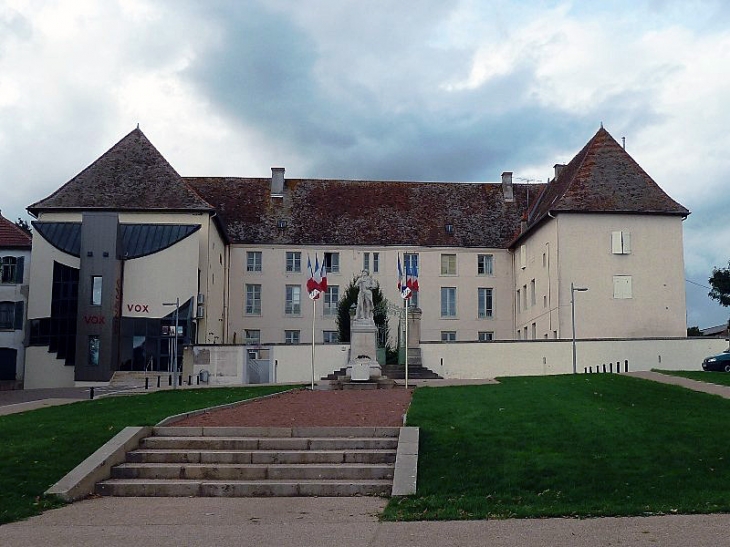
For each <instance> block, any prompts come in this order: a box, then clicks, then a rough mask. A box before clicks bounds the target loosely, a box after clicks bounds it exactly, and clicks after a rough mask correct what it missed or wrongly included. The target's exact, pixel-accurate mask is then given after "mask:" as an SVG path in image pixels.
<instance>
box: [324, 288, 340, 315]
mask: <svg viewBox="0 0 730 547" xmlns="http://www.w3.org/2000/svg"><path fill="white" fill-rule="evenodd" d="M339 300H340V287H339V286H337V285H330V286H328V287H327V290H326V291H325V293H324V310H323V311H322V314H323V315H337V302H339Z"/></svg>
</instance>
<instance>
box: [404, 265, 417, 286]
mask: <svg viewBox="0 0 730 547" xmlns="http://www.w3.org/2000/svg"><path fill="white" fill-rule="evenodd" d="M406 286H407V287H408V288H409V289H411V292H418V266H416V265H415V264H410V265H409V264H406Z"/></svg>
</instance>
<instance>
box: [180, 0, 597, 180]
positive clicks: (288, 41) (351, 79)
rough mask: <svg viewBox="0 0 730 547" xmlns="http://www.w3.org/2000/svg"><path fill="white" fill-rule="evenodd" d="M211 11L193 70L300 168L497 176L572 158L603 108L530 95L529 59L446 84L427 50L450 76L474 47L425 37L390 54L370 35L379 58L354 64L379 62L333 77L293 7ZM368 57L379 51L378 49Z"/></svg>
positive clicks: (226, 108)
mask: <svg viewBox="0 0 730 547" xmlns="http://www.w3.org/2000/svg"><path fill="white" fill-rule="evenodd" d="M207 17H208V18H209V20H210V18H211V17H212V18H213V19H214V20H215V22H216V25H217V28H218V29H219V36H218V41H217V43H216V44H215V46H212V47H209V48H208V49H206V50H205V51H204V52H200V53H199V55H198V56H197V58H196V60H195V61H194V63H193V65H192V66H191V67H190V68H189V69H188V71H187V72H186V77H187V78H188V79H189V81H191V82H193V83H194V85H195V86H196V87H197V88H198V89H199V90H201V91H202V92H203V93H204V95H205V96H206V97H208V98H209V100H211V101H212V102H213V103H214V104H215V105H216V106H217V108H219V109H220V110H221V111H223V112H224V113H225V115H226V116H227V117H228V118H229V119H230V118H232V119H234V120H237V122H238V123H239V124H241V125H245V126H247V127H249V128H251V127H253V128H254V129H255V130H256V131H257V132H258V134H260V135H262V137H263V138H265V139H266V140H267V141H269V142H275V143H279V144H280V145H281V144H282V143H285V144H286V145H288V146H289V148H290V149H291V150H296V151H297V152H298V153H299V154H300V155H301V156H304V157H306V158H307V159H308V161H309V165H308V166H307V168H306V169H307V172H306V173H301V175H305V176H322V177H338V176H342V177H347V178H388V179H418V180H496V179H497V178H498V177H499V174H500V173H501V171H502V170H511V169H513V168H514V167H515V166H516V165H520V164H525V163H530V162H536V161H538V162H539V161H542V160H545V159H546V161H547V162H548V164H551V162H553V163H554V162H557V161H567V160H568V159H570V158H558V157H555V158H553V156H556V155H557V153H558V151H560V150H563V149H565V147H566V144H568V143H570V144H571V145H572V146H574V147H575V150H574V152H573V153H577V152H578V150H579V149H580V148H581V147H582V146H583V144H584V143H585V142H586V141H587V140H588V139H589V138H590V137H591V136H592V134H593V132H595V130H597V128H598V122H599V120H598V119H597V120H595V121H585V120H587V118H586V117H585V116H584V115H581V116H579V115H573V114H571V113H569V112H565V111H563V110H561V109H559V108H549V107H540V106H538V105H537V104H536V102H535V101H531V100H530V97H529V96H527V90H529V89H531V88H532V87H534V85H535V81H536V76H535V71H534V67H532V66H531V64H530V63H529V61H528V62H526V63H525V64H523V65H521V66H515V67H513V70H512V71H511V72H509V73H508V74H505V75H502V76H498V77H495V78H493V79H491V80H489V81H488V82H486V83H485V84H483V85H482V86H479V87H477V88H475V89H461V90H457V91H448V90H446V89H444V88H443V86H441V87H437V82H436V81H435V80H434V75H433V72H435V71H436V70H437V69H434V70H431V66H432V64H431V63H430V62H429V59H428V58H426V56H425V55H426V54H427V53H429V52H431V53H433V54H434V55H439V56H441V57H452V58H453V62H450V63H444V62H443V61H444V60H447V59H443V58H442V59H441V61H442V62H439V63H438V66H440V67H444V66H447V67H451V68H449V69H444V68H441V69H438V70H441V71H442V72H441V77H442V78H443V79H446V78H447V77H452V78H456V76H457V75H458V74H461V75H462V76H463V75H464V74H465V73H468V72H467V70H468V67H469V63H470V54H469V53H468V52H464V51H455V52H444V51H440V50H439V51H436V50H433V51H431V50H429V48H428V47H424V46H423V45H421V46H420V47H422V48H424V49H423V51H422V52H421V53H422V54H423V56H422V57H421V58H420V59H419V58H418V57H419V56H418V55H416V53H415V51H414V49H413V48H414V47H415V46H409V45H408V44H407V40H406V41H405V42H404V43H402V44H401V45H400V47H399V49H395V50H393V51H391V52H390V55H389V56H387V57H386V56H384V55H383V53H382V51H380V50H379V49H378V48H381V47H382V44H380V43H379V42H378V40H377V39H376V37H375V36H368V37H367V39H361V40H364V41H367V40H370V41H371V43H373V44H374V46H373V47H374V48H376V49H378V51H379V53H378V56H379V58H380V64H379V65H377V66H374V65H373V63H372V62H363V61H362V60H361V59H359V58H358V59H355V57H357V53H356V52H351V55H352V56H353V62H352V65H358V66H367V68H369V69H370V70H371V71H372V72H371V73H362V72H353V71H352V70H350V68H349V67H348V66H339V69H340V72H339V73H338V74H337V78H336V79H337V80H338V83H337V86H332V87H330V86H329V84H330V83H331V81H332V80H333V79H334V78H333V75H332V74H325V75H322V74H321V66H322V65H324V66H331V63H329V62H327V61H326V60H325V61H323V60H322V59H321V57H320V52H319V51H318V49H317V44H316V43H315V41H314V39H313V37H311V36H309V35H308V34H307V33H305V32H304V31H303V30H302V29H300V28H299V27H297V26H296V25H295V24H294V23H293V22H292V21H291V20H290V19H289V18H288V17H287V16H286V14H284V13H280V12H274V11H271V10H268V9H266V8H264V7H262V6H261V5H258V4H255V3H247V4H246V7H245V9H243V8H238V9H234V10H231V11H227V12H219V11H214V12H213V13H212V14H211V13H208V14H207ZM343 47H348V46H347V45H344V46H343ZM394 47H395V46H394ZM361 57H367V58H369V59H370V61H372V59H373V57H372V52H371V51H363V52H362V53H361ZM416 65H418V67H419V68H418V69H417V68H416ZM416 70H421V74H420V76H419V74H418V73H417V72H416ZM447 70H448V71H450V72H446V71H447ZM457 70H458V72H457ZM403 73H406V74H408V78H403V76H402V75H403ZM394 79H395V80H398V81H401V80H402V81H403V86H406V87H407V89H403V88H401V89H396V90H394V91H393V93H392V94H391V95H389V96H388V98H384V97H383V96H382V95H380V94H379V93H378V92H377V88H378V85H379V84H382V85H383V86H384V87H388V86H390V85H392V84H393V81H394ZM363 81H365V82H367V84H368V85H362V84H361V82H363ZM284 161H286V158H284ZM545 175H546V176H547V175H548V173H546V174H545Z"/></svg>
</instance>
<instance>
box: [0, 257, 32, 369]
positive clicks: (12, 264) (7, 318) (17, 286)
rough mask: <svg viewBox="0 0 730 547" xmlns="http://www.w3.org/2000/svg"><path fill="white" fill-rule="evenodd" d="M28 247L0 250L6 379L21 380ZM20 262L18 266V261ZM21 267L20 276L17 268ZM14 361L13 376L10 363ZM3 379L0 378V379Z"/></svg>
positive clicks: (0, 334)
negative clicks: (25, 248) (12, 377)
mask: <svg viewBox="0 0 730 547" xmlns="http://www.w3.org/2000/svg"><path fill="white" fill-rule="evenodd" d="M30 254H31V253H30V250H24V249H0V275H1V277H0V279H1V280H2V281H0V353H1V354H2V355H0V359H2V363H3V369H4V370H3V373H4V375H6V376H7V381H10V382H13V381H15V382H21V381H22V380H23V378H24V375H25V372H24V362H25V348H24V345H23V343H24V338H25V328H24V327H25V317H26V310H27V307H28V284H29V282H30ZM19 262H22V265H21V266H18V263H19ZM19 267H20V268H22V279H21V278H20V276H19V275H16V273H17V272H18V270H17V268H19ZM13 364H14V371H15V372H14V376H15V378H14V379H11V378H10V376H12V375H13V374H12V370H11V369H12V368H13V367H12V365H13ZM0 379H2V378H0Z"/></svg>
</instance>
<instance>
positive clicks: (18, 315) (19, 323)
mask: <svg viewBox="0 0 730 547" xmlns="http://www.w3.org/2000/svg"><path fill="white" fill-rule="evenodd" d="M23 304H24V303H23V302H16V303H15V327H14V328H15V330H23V311H24V310H23V308H24V305H23Z"/></svg>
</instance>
